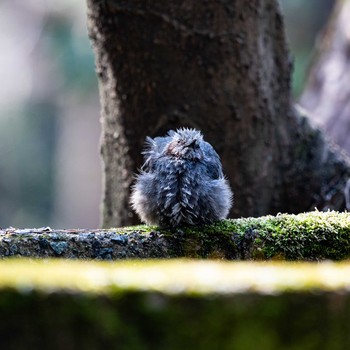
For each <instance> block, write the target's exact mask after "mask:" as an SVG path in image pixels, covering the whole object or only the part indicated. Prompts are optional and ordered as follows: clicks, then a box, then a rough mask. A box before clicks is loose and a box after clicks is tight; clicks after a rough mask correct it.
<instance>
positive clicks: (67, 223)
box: [0, 0, 334, 228]
mask: <svg viewBox="0 0 350 350" xmlns="http://www.w3.org/2000/svg"><path fill="white" fill-rule="evenodd" d="M281 4H282V8H283V12H284V15H285V18H286V26H287V35H288V37H289V40H290V46H291V51H292V53H293V55H294V57H295V61H294V65H295V72H294V92H295V96H298V95H299V94H300V93H301V91H302V87H303V83H304V81H305V76H306V72H307V66H308V64H309V62H310V59H311V57H312V52H313V46H314V44H315V40H316V38H317V36H318V34H319V32H320V30H321V29H322V28H323V26H324V24H325V22H326V21H327V19H328V16H329V15H330V13H331V10H332V6H333V5H334V1H333V0H322V1H319V0H310V1H307V2H305V1H302V0H281ZM0 29H1V30H0V50H1V55H0V77H1V82H2V84H1V86H0V226H1V227H6V226H10V225H12V226H19V227H24V226H25V227H29V226H46V225H52V226H56V227H62V228H64V227H91V228H92V227H97V226H98V225H99V205H100V192H101V179H100V159H99V148H98V143H99V134H100V126H99V108H100V107H99V100H98V99H99V98H98V90H97V80H96V76H95V72H94V63H93V60H94V59H93V53H92V50H91V47H90V43H89V40H88V37H87V30H86V9H85V4H82V3H80V2H76V1H73V0H65V1H60V2H54V1H46V0H27V1H24V0H12V1H2V2H1V3H0Z"/></svg>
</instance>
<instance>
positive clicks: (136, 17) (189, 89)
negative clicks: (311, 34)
mask: <svg viewBox="0 0 350 350" xmlns="http://www.w3.org/2000/svg"><path fill="white" fill-rule="evenodd" d="M87 3H88V26H89V34H90V38H91V40H92V43H93V47H94V50H95V55H96V66H97V73H98V77H99V84H100V93H101V103H102V124H103V135H102V145H101V149H102V155H103V160H104V176H105V184H104V200H103V207H104V212H103V225H104V226H105V227H108V226H111V225H125V224H129V223H132V222H135V219H133V218H132V215H133V214H132V213H131V212H130V208H129V205H128V199H129V193H130V185H131V184H132V181H133V174H134V173H135V172H136V171H137V168H138V167H140V165H141V163H142V158H141V150H142V147H143V142H144V139H145V137H146V136H147V135H148V136H156V135H163V134H164V133H165V132H166V131H167V130H168V129H171V128H177V127H181V126H186V127H194V128H198V129H200V130H201V131H202V132H203V134H204V136H205V139H206V140H207V141H209V142H210V143H211V144H213V146H214V147H215V149H216V150H217V152H218V153H219V154H220V156H221V158H222V162H223V167H224V172H225V174H226V175H227V177H228V179H229V181H230V184H231V186H232V189H233V191H234V194H235V204H234V207H233V210H232V212H231V216H233V217H237V216H259V215H263V214H266V213H276V212H278V211H286V212H298V211H305V210H309V209H310V208H314V207H315V206H317V207H319V208H325V207H331V208H335V209H341V208H343V207H344V193H343V190H344V186H345V183H346V180H347V178H348V176H349V168H350V166H349V162H348V161H347V160H345V159H343V158H342V157H341V156H340V155H339V154H338V153H337V152H336V151H333V150H332V149H331V148H330V147H329V146H328V145H327V144H326V143H325V141H324V139H323V137H322V134H321V133H319V132H318V131H317V130H315V129H313V128H312V127H310V126H309V124H308V121H307V119H306V118H304V117H303V116H300V115H299V113H298V111H296V110H295V109H294V108H293V106H292V104H291V99H290V96H291V93H290V75H291V61H290V57H289V52H288V49H287V46H286V40H285V36H284V25H283V19H282V16H281V12H280V8H279V6H278V2H277V1H263V0H253V1H251V2H249V3H247V2H246V1H243V0H231V1H218V0H217V1H201V2H198V1H194V0H184V1H181V2H176V1H167V2H164V1H157V0H152V1H151V0H129V1H127V2H126V1H123V0H103V1H97V0H87Z"/></svg>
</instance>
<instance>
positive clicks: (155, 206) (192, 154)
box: [131, 128, 232, 227]
mask: <svg viewBox="0 0 350 350" xmlns="http://www.w3.org/2000/svg"><path fill="white" fill-rule="evenodd" d="M143 154H144V160H145V163H144V165H143V166H142V168H141V173H140V174H139V175H138V176H137V179H136V184H135V186H134V187H133V190H132V194H131V205H132V207H133V209H134V210H135V211H136V212H137V213H138V215H139V216H140V218H141V220H142V221H144V222H145V223H147V224H150V225H158V226H163V227H164V226H166V227H168V226H182V225H198V224H209V223H212V222H214V221H217V220H220V219H224V218H226V216H227V214H228V212H229V210H230V208H231V205H232V192H231V190H230V187H229V185H228V182H227V180H226V179H225V178H224V175H223V173H222V167H221V162H220V158H219V156H218V154H217V153H216V152H215V150H214V149H213V147H212V146H211V145H210V144H209V143H208V142H205V141H204V140H203V136H202V134H201V133H200V131H198V130H195V129H187V128H182V129H178V130H176V132H175V131H173V130H171V131H169V132H168V134H167V136H165V137H156V138H154V139H152V138H150V137H147V138H146V147H145V150H144V152H143Z"/></svg>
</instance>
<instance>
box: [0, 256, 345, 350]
mask: <svg viewBox="0 0 350 350" xmlns="http://www.w3.org/2000/svg"><path fill="white" fill-rule="evenodd" d="M0 316H1V317H0V339H1V345H2V347H3V348H4V349H16V350H18V349H34V348H36V349H53V350H55V349H122V350H130V349H131V350H139V349H140V350H146V349H147V350H148V349H149V350H150V349H152V350H153V349H156V350H157V349H162V350H163V349H167V350H178V349H179V350H180V349H181V350H183V349H199V350H213V349H220V350H241V349H242V350H253V349H254V350H255V349H259V350H277V349H278V350H280V349H290V350H292V349H295V350H296V349H298V350H304V349H305V350H306V349H308V350H311V349H315V350H316V349H317V350H319V349H332V350H333V349H347V348H349V347H350V332H349V326H348V325H349V324H350V263H345V262H342V263H330V262H323V263H317V264H316V263H287V262H283V263H281V262H260V263H258V262H255V263H253V262H221V261H198V260H196V261H193V260H157V261H148V260H143V261H140V260H137V261H133V260H129V261H120V262H113V263H112V262H91V261H90V262H81V261H80V262H79V261H72V260H69V261H66V260H59V261H58V260H54V261H52V260H43V261H36V260H6V261H1V262H0Z"/></svg>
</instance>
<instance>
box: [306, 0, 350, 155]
mask: <svg viewBox="0 0 350 350" xmlns="http://www.w3.org/2000/svg"><path fill="white" fill-rule="evenodd" d="M349 33H350V0H346V1H343V0H342V1H338V4H337V6H336V7H335V10H334V13H333V15H332V16H331V20H330V21H329V23H328V25H327V27H326V29H325V31H324V33H323V35H322V38H321V40H320V41H319V45H318V47H317V51H316V54H315V58H314V63H313V65H312V69H311V71H310V75H309V78H308V83H307V85H306V88H305V90H304V92H303V94H302V96H301V99H300V103H301V105H302V106H303V107H304V108H305V109H306V110H308V111H309V112H310V115H311V117H312V119H313V120H315V122H316V123H317V124H318V125H320V126H321V128H322V129H324V130H325V132H326V134H327V135H329V137H330V138H331V139H332V140H334V142H336V143H337V144H338V145H339V146H340V147H342V148H343V149H344V150H345V151H347V153H348V154H350V83H349V82H350V34H349Z"/></svg>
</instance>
